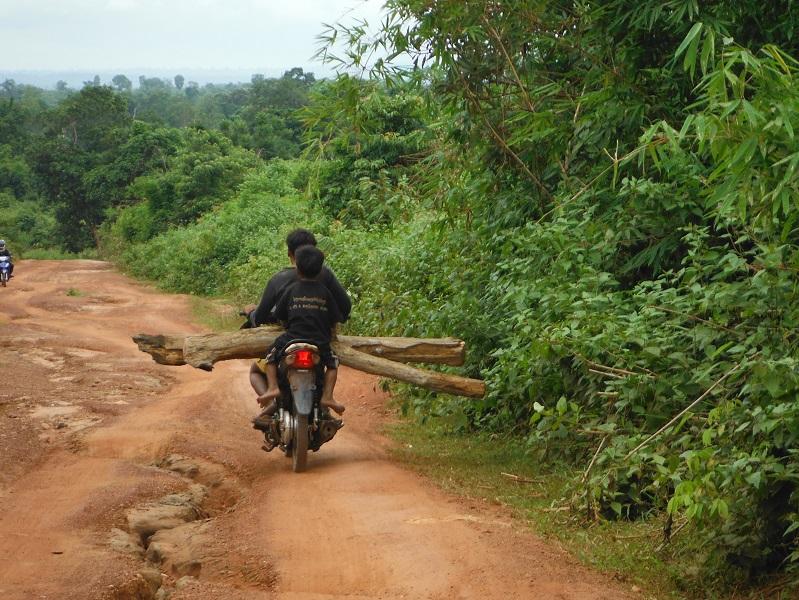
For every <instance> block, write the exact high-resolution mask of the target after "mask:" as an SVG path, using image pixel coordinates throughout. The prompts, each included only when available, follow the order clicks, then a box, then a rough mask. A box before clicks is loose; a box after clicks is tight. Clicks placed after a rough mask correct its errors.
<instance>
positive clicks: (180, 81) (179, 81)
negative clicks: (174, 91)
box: [175, 75, 186, 90]
mask: <svg viewBox="0 0 799 600" xmlns="http://www.w3.org/2000/svg"><path fill="white" fill-rule="evenodd" d="M184 81H186V79H185V78H184V77H183V75H175V87H176V88H178V89H179V90H182V89H183V82H184Z"/></svg>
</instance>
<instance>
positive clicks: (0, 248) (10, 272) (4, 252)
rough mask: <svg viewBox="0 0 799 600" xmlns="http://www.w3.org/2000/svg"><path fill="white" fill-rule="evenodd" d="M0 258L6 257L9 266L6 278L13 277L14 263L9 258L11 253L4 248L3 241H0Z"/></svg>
mask: <svg viewBox="0 0 799 600" xmlns="http://www.w3.org/2000/svg"><path fill="white" fill-rule="evenodd" d="M0 256H7V257H8V264H9V269H8V276H9V277H13V276H14V261H13V258H12V256H11V252H10V251H9V249H8V248H7V247H6V241H5V240H0Z"/></svg>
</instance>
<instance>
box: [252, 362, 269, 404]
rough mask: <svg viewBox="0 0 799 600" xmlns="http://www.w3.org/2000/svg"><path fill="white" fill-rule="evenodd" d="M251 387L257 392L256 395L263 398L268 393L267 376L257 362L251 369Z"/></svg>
mask: <svg viewBox="0 0 799 600" xmlns="http://www.w3.org/2000/svg"><path fill="white" fill-rule="evenodd" d="M250 385H252V389H254V390H255V393H256V395H258V396H262V395H264V394H265V393H266V389H267V385H266V374H265V373H264V372H263V371H262V370H261V368H260V367H259V366H258V363H257V362H254V363H252V366H251V367H250Z"/></svg>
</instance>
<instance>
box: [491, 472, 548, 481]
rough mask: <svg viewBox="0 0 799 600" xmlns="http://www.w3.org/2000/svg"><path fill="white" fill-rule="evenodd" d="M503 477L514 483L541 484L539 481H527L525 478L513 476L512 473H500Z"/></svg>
mask: <svg viewBox="0 0 799 600" xmlns="http://www.w3.org/2000/svg"><path fill="white" fill-rule="evenodd" d="M500 475H502V476H503V477H507V478H508V479H512V480H513V481H515V482H516V483H541V480H540V479H528V478H527V477H521V476H519V475H514V474H513V473H500Z"/></svg>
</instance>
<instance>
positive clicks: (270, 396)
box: [257, 388, 280, 406]
mask: <svg viewBox="0 0 799 600" xmlns="http://www.w3.org/2000/svg"><path fill="white" fill-rule="evenodd" d="M278 396H280V388H274V389H268V390H266V391H265V392H264V393H263V394H261V395H260V396H258V398H257V400H258V404H260V405H261V406H268V405H269V403H270V402H272V401H273V400H277V398H278Z"/></svg>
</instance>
